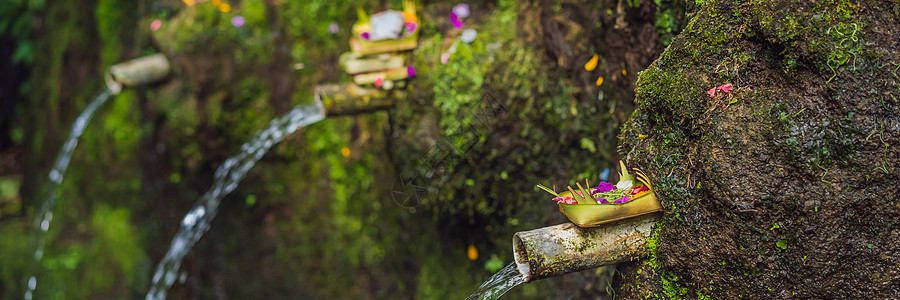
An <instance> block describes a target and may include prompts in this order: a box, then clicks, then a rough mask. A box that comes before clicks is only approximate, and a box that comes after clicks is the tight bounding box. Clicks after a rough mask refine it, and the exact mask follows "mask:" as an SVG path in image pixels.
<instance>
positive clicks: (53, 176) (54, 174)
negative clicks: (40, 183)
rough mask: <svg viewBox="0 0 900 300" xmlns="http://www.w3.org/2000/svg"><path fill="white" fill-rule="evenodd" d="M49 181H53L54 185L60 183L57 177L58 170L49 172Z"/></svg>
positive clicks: (58, 176)
mask: <svg viewBox="0 0 900 300" xmlns="http://www.w3.org/2000/svg"><path fill="white" fill-rule="evenodd" d="M50 181H53V182H55V183H59V182H60V181H62V178H61V176H60V175H59V170H52V171H50Z"/></svg>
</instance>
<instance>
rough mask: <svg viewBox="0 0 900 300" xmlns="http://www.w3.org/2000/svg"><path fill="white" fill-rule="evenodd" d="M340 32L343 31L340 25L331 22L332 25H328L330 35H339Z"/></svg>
mask: <svg viewBox="0 0 900 300" xmlns="http://www.w3.org/2000/svg"><path fill="white" fill-rule="evenodd" d="M340 30H341V26H339V25H338V23H336V22H331V25H328V33H329V34H332V35H334V34H337V33H338V31H340Z"/></svg>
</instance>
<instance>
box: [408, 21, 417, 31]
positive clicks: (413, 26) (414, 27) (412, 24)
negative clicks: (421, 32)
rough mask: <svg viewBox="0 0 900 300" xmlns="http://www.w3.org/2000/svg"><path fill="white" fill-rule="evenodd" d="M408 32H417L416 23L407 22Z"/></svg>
mask: <svg viewBox="0 0 900 300" xmlns="http://www.w3.org/2000/svg"><path fill="white" fill-rule="evenodd" d="M406 30H409V32H416V23H413V22H406Z"/></svg>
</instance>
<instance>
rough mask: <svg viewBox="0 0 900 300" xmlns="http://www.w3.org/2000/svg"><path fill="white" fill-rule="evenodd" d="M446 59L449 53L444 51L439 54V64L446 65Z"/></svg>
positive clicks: (448, 57)
mask: <svg viewBox="0 0 900 300" xmlns="http://www.w3.org/2000/svg"><path fill="white" fill-rule="evenodd" d="M448 61H450V53H447V52H444V53H443V54H441V64H445V65H446V64H447V62H448Z"/></svg>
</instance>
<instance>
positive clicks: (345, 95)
mask: <svg viewBox="0 0 900 300" xmlns="http://www.w3.org/2000/svg"><path fill="white" fill-rule="evenodd" d="M405 95H406V94H405V92H404V91H400V90H393V91H384V90H381V89H372V88H363V87H360V86H358V85H355V84H352V83H350V84H328V85H320V86H317V87H316V90H315V99H316V100H317V101H322V104H323V105H324V106H325V114H326V115H327V116H338V115H351V114H361V113H369V112H374V111H377V110H382V109H387V108H390V107H393V106H394V100H393V99H403V98H404V97H405Z"/></svg>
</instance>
